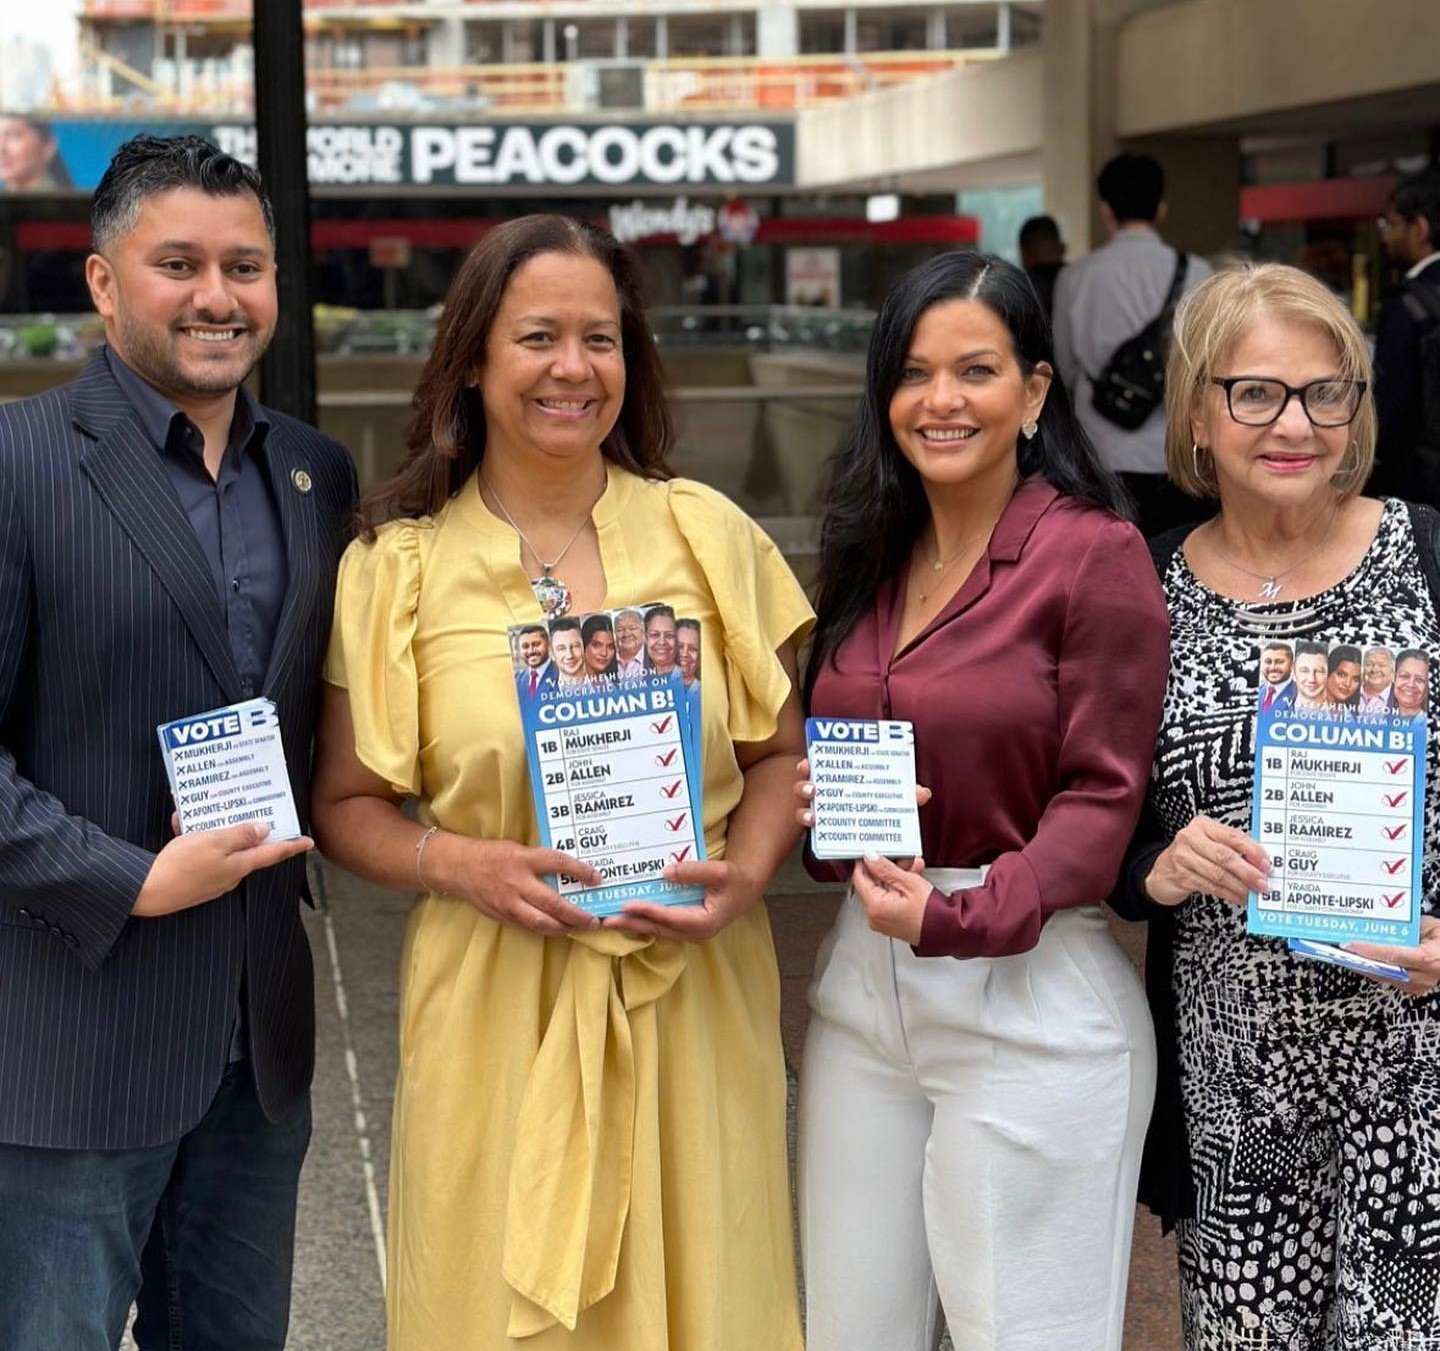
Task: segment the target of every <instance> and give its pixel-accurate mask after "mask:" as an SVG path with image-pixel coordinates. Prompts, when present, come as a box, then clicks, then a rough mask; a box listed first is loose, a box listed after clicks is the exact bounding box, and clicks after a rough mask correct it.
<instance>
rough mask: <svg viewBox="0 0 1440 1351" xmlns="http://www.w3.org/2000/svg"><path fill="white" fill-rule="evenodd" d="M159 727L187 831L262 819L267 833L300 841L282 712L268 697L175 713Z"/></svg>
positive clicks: (173, 791)
mask: <svg viewBox="0 0 1440 1351" xmlns="http://www.w3.org/2000/svg"><path fill="white" fill-rule="evenodd" d="M155 731H156V732H157V734H158V735H159V737H160V750H161V752H162V753H163V754H164V757H165V773H166V775H167V776H168V777H169V779H170V793H171V796H172V797H173V798H174V799H175V811H176V813H177V814H178V815H179V817H180V833H181V834H182V835H183V834H184V833H185V832H186V831H189V830H217V829H219V828H220V827H222V826H238V825H240V824H242V823H243V822H245V821H264V822H266V823H267V824H268V825H269V827H270V835H269V838H270V839H272V840H295V839H299V837H300V818H299V815H298V814H297V813H296V811H295V797H294V794H293V793H292V792H291V791H290V775H289V772H288V771H287V769H286V768H285V746H284V743H283V742H282V740H281V737H280V717H279V715H278V714H277V713H276V711H275V705H274V704H273V703H272V702H271V701H270V700H269V699H247V700H246V701H245V702H244V703H239V704H227V705H226V706H225V707H224V708H215V709H211V710H210V712H208V713H195V714H192V715H191V716H190V717H188V718H177V719H176V720H175V721H174V722H167V723H162V724H161V725H160V726H159V727H157V728H156V729H155Z"/></svg>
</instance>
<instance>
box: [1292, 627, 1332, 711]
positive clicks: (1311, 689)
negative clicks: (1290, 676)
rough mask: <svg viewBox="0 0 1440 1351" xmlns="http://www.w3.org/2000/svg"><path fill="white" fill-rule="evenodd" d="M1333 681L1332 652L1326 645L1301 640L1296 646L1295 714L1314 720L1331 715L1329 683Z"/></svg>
mask: <svg viewBox="0 0 1440 1351" xmlns="http://www.w3.org/2000/svg"><path fill="white" fill-rule="evenodd" d="M1329 678H1330V652H1329V649H1328V648H1327V647H1326V645H1325V644H1324V643H1314V642H1308V641H1301V642H1298V643H1296V644H1295V699H1294V701H1293V702H1292V704H1291V707H1292V708H1293V709H1294V710H1295V712H1296V713H1304V714H1307V715H1309V716H1310V717H1312V718H1317V717H1322V718H1323V717H1326V716H1328V715H1329V713H1330V711H1331V709H1330V696H1329V693H1328V691H1327V688H1326V684H1327V682H1328V680H1329Z"/></svg>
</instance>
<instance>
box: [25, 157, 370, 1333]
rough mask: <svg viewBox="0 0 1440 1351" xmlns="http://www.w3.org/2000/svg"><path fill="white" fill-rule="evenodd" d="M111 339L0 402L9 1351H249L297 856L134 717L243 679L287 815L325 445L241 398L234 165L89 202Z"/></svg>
mask: <svg viewBox="0 0 1440 1351" xmlns="http://www.w3.org/2000/svg"><path fill="white" fill-rule="evenodd" d="M91 225H92V229H93V233H94V249H95V251H94V253H92V254H91V256H90V258H89V259H88V261H87V264H86V269H87V278H88V280H89V283H90V289H91V294H92V296H93V298H94V300H95V305H96V308H97V309H98V310H99V312H100V314H101V316H102V317H103V319H104V321H105V331H106V339H107V346H106V348H104V349H102V351H101V352H100V353H99V354H98V355H97V356H96V357H95V358H94V359H93V360H92V361H91V362H90V364H89V365H88V367H87V368H86V369H85V370H84V372H83V373H82V374H81V375H79V376H78V377H77V378H76V379H75V380H73V381H71V382H70V383H69V384H66V385H63V386H61V387H60V388H58V389H55V390H52V391H50V392H49V393H47V394H42V395H39V396H37V397H35V398H32V399H26V400H22V401H20V402H17V403H13V404H10V405H7V406H5V407H3V408H0V1221H3V1222H0V1342H3V1345H4V1347H5V1351H112V1348H114V1347H115V1346H117V1345H118V1343H119V1340H120V1337H121V1333H122V1330H123V1327H124V1323H125V1319H126V1316H127V1313H128V1310H129V1307H130V1304H131V1302H132V1300H134V1301H135V1302H136V1304H137V1305H138V1310H139V1313H138V1319H137V1322H136V1329H135V1331H136V1337H137V1339H138V1341H139V1343H140V1345H141V1346H142V1347H144V1348H150V1347H165V1348H173V1347H182V1346H183V1347H185V1348H186V1351H222V1348H223V1351H251V1349H252V1348H253V1349H254V1351H261V1349H262V1348H264V1349H266V1351H268V1349H269V1348H280V1347H282V1346H283V1345H284V1342H285V1335H286V1326H287V1323H288V1317H289V1292H290V1265H291V1251H292V1248H293V1237H294V1212H295V1193H296V1185H297V1181H298V1177H299V1171H300V1164H301V1161H302V1159H303V1156H304V1152H305V1147H306V1145H307V1143H308V1140H309V1132H310V1109H309V1083H310V1074H311V1069H312V1064H313V1058H314V1047H313V1033H314V1009H313V988H312V974H311V963H310V953H309V950H308V947H307V945H306V940H305V935H304V931H303V929H302V927H301V924H300V918H299V902H300V899H301V896H302V894H303V893H304V890H305V876H304V860H303V857H302V854H303V852H304V851H305V850H306V849H308V848H310V841H309V840H308V839H307V840H300V841H296V842H289V843H269V842H266V841H265V840H264V839H263V830H264V828H263V827H259V826H253V825H247V826H239V827H235V828H233V829H227V830H216V831H208V832H198V833H192V834H187V835H184V836H179V837H174V836H172V828H171V824H170V821H171V804H170V801H169V791H168V786H167V781H166V777H165V771H164V767H163V764H162V761H161V757H160V752H159V749H158V745H157V741H156V736H155V727H156V725H157V724H159V723H161V722H165V721H168V720H170V719H172V718H177V717H181V716H183V715H186V714H190V713H197V712H202V711H205V710H208V709H211V708H215V707H218V706H220V705H223V704H226V703H231V702H235V701H238V700H241V699H246V698H250V697H253V696H256V695H261V694H263V695H266V696H268V697H269V698H271V699H273V700H274V701H275V703H276V705H277V706H278V709H279V714H280V720H281V725H282V731H283V738H284V744H285V753H286V759H287V762H288V764H289V766H290V772H291V778H292V783H293V788H294V792H295V797H296V802H297V805H298V807H299V810H300V817H301V820H302V822H304V821H306V820H308V810H307V799H308V793H307V789H308V783H307V779H308V771H309V763H310V743H311V734H312V730H313V726H314V721H315V714H316V708H317V700H318V697H319V670H320V661H321V657H322V654H323V651H324V647H325V642H326V636H327V633H328V630H329V626H330V615H331V603H332V591H333V587H334V575H335V563H336V559H337V557H338V554H339V551H340V549H341V547H342V542H343V540H342V536H343V526H344V520H345V517H346V516H347V514H348V512H349V510H350V507H351V505H352V503H353V501H354V497H355V472H354V468H353V466H352V464H351V462H350V459H349V456H348V455H347V454H346V453H345V451H344V449H343V448H342V447H341V446H340V445H338V444H337V443H336V442H334V441H332V440H330V439H328V438H327V437H324V436H322V435H320V434H319V433H318V432H316V431H314V430H313V429H312V428H310V427H307V426H305V425H303V424H301V423H299V422H296V421H295V420H293V419H291V418H288V417H285V416H283V415H281V414H279V413H276V412H273V411H268V410H266V409H263V408H262V407H261V406H260V405H259V404H257V403H256V402H255V401H254V400H253V399H251V398H250V396H249V395H248V394H246V393H245V391H244V390H243V389H241V388H240V384H241V381H242V380H243V379H244V378H245V377H246V375H248V374H249V372H250V370H251V369H252V368H253V366H254V365H255V363H256V361H258V359H259V357H260V355H261V353H262V352H263V351H264V349H265V346H266V344H267V343H268V341H269V339H270V336H271V334H272V332H273V331H274V326H275V321H276V312H277V302H276V278H275V262H274V246H273V233H274V231H273V221H272V219H271V215H270V208H269V205H268V203H267V202H266V200H265V198H264V195H263V192H262V189H261V185H260V181H259V179H258V177H257V176H256V175H255V173H254V171H253V170H252V169H249V168H247V167H246V166H244V165H242V164H240V163H238V162H237V161H235V160H233V159H231V158H230V157H229V156H227V155H223V154H221V153H220V152H219V151H218V150H216V149H215V148H214V147H213V146H210V145H208V144H207V143H206V142H204V141H200V140H198V139H196V138H189V137H182V138H173V139H156V138H152V137H144V138H137V139H136V140H133V141H130V142H127V143H126V145H124V146H122V147H121V149H120V150H119V151H118V152H117V154H116V157H115V159H114V160H113V161H112V163H111V165H110V167H109V169H108V170H107V171H106V174H105V176H104V178H103V179H102V180H101V183H100V185H99V186H98V188H97V189H96V193H95V199H94V204H93V207H92V213H91Z"/></svg>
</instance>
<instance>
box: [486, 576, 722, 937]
mask: <svg viewBox="0 0 1440 1351" xmlns="http://www.w3.org/2000/svg"><path fill="white" fill-rule="evenodd" d="M510 655H511V660H512V662H513V665H514V670H515V689H516V694H517V696H518V698H519V702H520V717H521V722H522V724H523V726H524V730H525V753H526V758H527V760H528V762H529V766H530V782H531V789H532V792H533V794H534V799H535V814H536V818H537V820H538V822H539V826H540V839H541V843H542V844H543V845H544V846H545V847H547V848H550V849H558V850H560V851H561V852H562V853H566V854H570V855H572V856H573V857H575V858H577V859H580V860H581V861H582V862H585V863H588V864H590V865H591V867H593V868H595V869H596V870H597V871H598V872H599V873H600V875H601V877H602V879H603V881H602V883H601V885H599V886H595V887H587V886H584V885H582V884H581V883H579V882H575V881H572V880H571V879H569V878H564V877H561V878H554V879H551V880H552V884H553V885H554V886H555V887H556V889H557V890H558V891H559V892H560V894H561V895H562V896H564V897H565V898H566V899H567V900H568V901H570V902H571V903H572V904H574V905H577V906H579V907H580V908H581V909H582V910H586V911H589V912H590V913H591V914H595V915H602V916H603V915H613V914H616V913H617V912H618V911H619V910H620V909H621V907H622V906H623V905H624V903H625V902H626V901H650V902H655V903H659V904H662V905H693V904H696V903H697V902H699V901H701V900H703V899H704V895H705V892H704V888H703V887H699V886H693V885H681V884H678V883H674V882H667V881H665V880H664V878H662V877H661V875H660V874H661V873H662V872H663V871H664V869H665V868H666V867H668V866H669V865H670V864H672V863H685V862H689V861H690V860H692V859H703V858H704V857H705V828H704V817H703V806H702V801H701V783H702V776H701V723H700V624H699V622H698V621H697V620H693V619H686V618H684V617H677V615H676V613H675V610H674V607H673V606H670V605H664V604H658V603H652V604H646V605H637V606H632V607H630V608H628V609H623V610H599V611H595V612H593V613H591V614H581V615H566V616H564V617H562V618H558V619H549V620H543V621H542V620H537V621H535V622H534V623H531V624H520V625H516V626H515V627H514V628H512V629H511V630H510Z"/></svg>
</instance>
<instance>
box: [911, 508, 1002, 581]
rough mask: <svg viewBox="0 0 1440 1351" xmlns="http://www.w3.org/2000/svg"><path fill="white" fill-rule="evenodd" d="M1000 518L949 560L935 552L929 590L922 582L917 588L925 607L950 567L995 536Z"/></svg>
mask: <svg viewBox="0 0 1440 1351" xmlns="http://www.w3.org/2000/svg"><path fill="white" fill-rule="evenodd" d="M1013 495H1014V490H1013V489H1012V490H1011V496H1013ZM1009 505H1010V499H1009V498H1006V499H1005V507H1008V506H1009ZM1005 507H1001V508H1000V516H1003V515H1004V514H1005ZM1000 516H997V517H996V518H995V519H994V520H993V521H991V522H990V524H989V525H987V526H986V527H985V529H984V530H982V531H981V532H980V533H979V534H978V535H971V536H970V538H969V539H967V540H965V541H964V542H963V543H962V544H961V545H960V547H959V548H958V549H957V550H956V551H955V552H954V553H953V554H951V555H950V557H949V558H946V559H942V558H941V557H940V551H939V549H936V551H935V561H934V562H933V563H932V564H930V577H929V589H928V590H926V589H925V584H924V583H923V582H922V583H917V585H916V588H915V589H916V592H917V593H918V594H919V597H920V603H921V604H922V605H923V604H924V603H925V602H926V601H927V600H929V599H930V597H931V596H932V595H934V593H935V588H936V587H937V586H939V585H940V581H941V578H943V577H944V575H945V574H946V573H947V572H949V571H950V565H951V564H952V563H953V562H954V561H955V560H956V559H957V558H959V557H960V556H961V554H963V553H965V552H966V551H967V550H969V548H970V546H971V545H972V544H974V543H975V541H976V540H978V539H988V538H989V537H990V536H991V535H993V534H994V533H995V527H996V526H997V525H999V524H1000ZM936 543H937V544H938V543H939V540H938V539H937V540H936ZM921 575H922V576H924V574H923V573H922V574H921Z"/></svg>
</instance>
